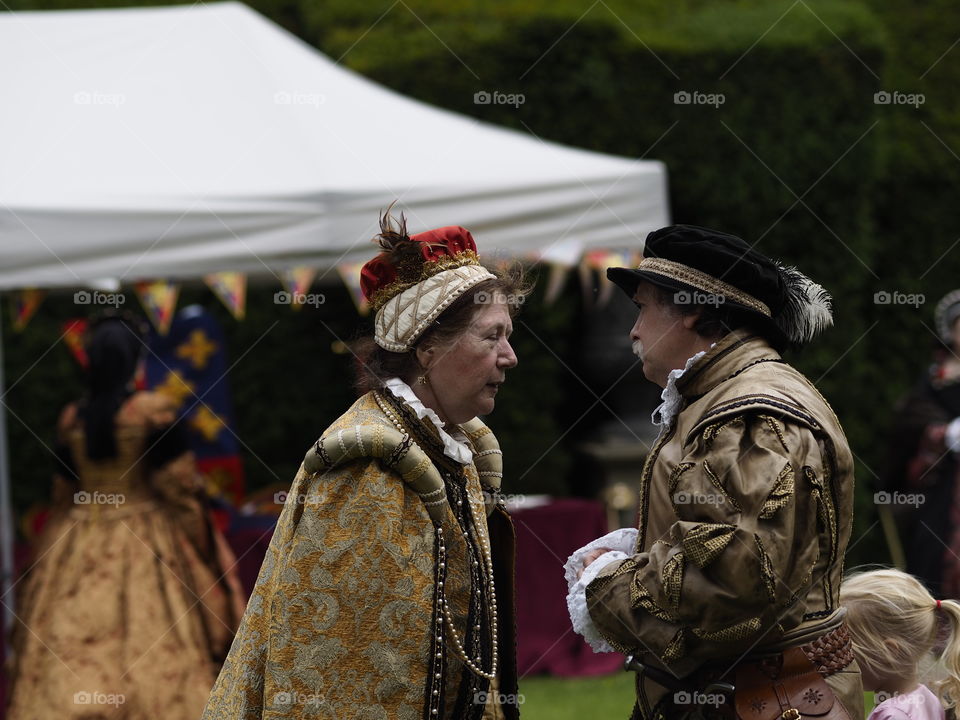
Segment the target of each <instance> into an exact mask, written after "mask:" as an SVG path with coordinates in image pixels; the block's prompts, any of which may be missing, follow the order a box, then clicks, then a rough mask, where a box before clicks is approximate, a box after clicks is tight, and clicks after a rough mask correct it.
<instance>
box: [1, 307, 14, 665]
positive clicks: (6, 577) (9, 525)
mask: <svg viewBox="0 0 960 720" xmlns="http://www.w3.org/2000/svg"><path fill="white" fill-rule="evenodd" d="M5 388H6V385H5V382H4V367H3V313H2V312H0V580H2V582H0V601H2V603H3V639H2V642H3V657H4V658H9V657H10V646H9V644H8V638H9V637H10V630H11V628H13V623H14V619H15V617H16V616H15V614H14V613H15V607H14V597H13V593H12V592H11V591H12V590H13V572H14V568H13V507H12V506H11V503H10V453H9V444H8V443H7V404H6V401H5V400H4V399H3V398H4V395H5V393H6V389H5Z"/></svg>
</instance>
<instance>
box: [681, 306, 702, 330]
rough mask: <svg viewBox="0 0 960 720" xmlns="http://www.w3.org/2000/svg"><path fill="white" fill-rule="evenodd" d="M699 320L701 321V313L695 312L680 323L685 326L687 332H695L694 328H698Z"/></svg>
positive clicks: (683, 318) (684, 317) (685, 316)
mask: <svg viewBox="0 0 960 720" xmlns="http://www.w3.org/2000/svg"><path fill="white" fill-rule="evenodd" d="M699 319H700V311H699V310H697V311H696V312H694V313H693V314H692V315H684V316H683V317H682V318H681V320H680V322H682V323H683V326H684V327H685V328H686V329H687V330H693V328H694V327H696V324H697V321H698V320H699Z"/></svg>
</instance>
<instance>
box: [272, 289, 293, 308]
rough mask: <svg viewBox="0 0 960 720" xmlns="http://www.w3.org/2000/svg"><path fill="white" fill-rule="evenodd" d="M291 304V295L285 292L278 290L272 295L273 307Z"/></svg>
mask: <svg viewBox="0 0 960 720" xmlns="http://www.w3.org/2000/svg"><path fill="white" fill-rule="evenodd" d="M291 302H293V295H291V294H290V293H288V292H287V291H286V290H280V291H278V292H275V293H274V294H273V304H274V305H289V304H290V303H291Z"/></svg>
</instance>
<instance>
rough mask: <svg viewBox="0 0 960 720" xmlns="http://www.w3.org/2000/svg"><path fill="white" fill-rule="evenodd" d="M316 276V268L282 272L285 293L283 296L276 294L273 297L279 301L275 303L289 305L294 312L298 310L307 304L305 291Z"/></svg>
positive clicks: (305, 267) (307, 267) (300, 267)
mask: <svg viewBox="0 0 960 720" xmlns="http://www.w3.org/2000/svg"><path fill="white" fill-rule="evenodd" d="M316 274H317V271H316V268H312V267H309V266H307V265H301V266H299V267H295V268H290V269H289V270H284V271H283V276H282V279H283V286H284V287H285V288H286V290H287V292H286V293H285V294H284V293H277V295H276V296H275V297H276V298H279V299H277V300H275V302H278V303H281V304H284V305H290V306H291V307H292V308H293V309H294V310H299V309H300V308H301V307H303V305H304V303H306V302H308V298H307V290H309V289H310V284H311V283H312V282H313V278H314V277H316Z"/></svg>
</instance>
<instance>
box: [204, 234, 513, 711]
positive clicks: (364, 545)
mask: <svg viewBox="0 0 960 720" xmlns="http://www.w3.org/2000/svg"><path fill="white" fill-rule="evenodd" d="M381 230H382V232H381V234H380V236H379V241H380V245H381V248H382V249H383V252H381V253H380V255H378V256H377V257H376V258H375V259H374V260H371V261H370V262H368V263H367V264H366V265H365V266H364V268H363V272H362V286H363V290H364V294H365V295H366V297H367V298H368V299H369V300H370V302H371V303H372V305H373V307H374V308H375V309H376V318H375V335H374V342H375V345H372V344H371V347H368V349H367V350H366V351H361V352H358V360H359V361H360V364H361V365H362V372H361V376H362V381H361V385H362V387H361V389H362V390H363V391H365V393H364V394H363V395H362V397H360V399H359V400H357V401H356V402H355V403H354V404H353V406H352V407H350V408H349V409H348V410H347V411H346V413H345V414H344V415H342V416H341V417H340V418H339V419H338V420H336V421H334V423H333V424H332V425H331V426H330V427H328V428H327V430H325V431H324V432H323V434H322V435H321V437H320V439H319V440H318V441H317V442H316V444H315V445H314V446H313V447H312V448H311V449H310V450H309V451H308V452H307V456H306V458H305V460H304V463H303V466H302V467H301V469H300V471H299V472H298V474H297V476H296V478H295V479H294V481H293V485H292V487H291V489H290V492H289V494H288V496H287V499H286V504H285V506H284V508H283V512H282V514H281V516H280V520H279V523H278V525H277V529H276V531H275V533H274V536H273V539H272V541H271V544H270V548H269V550H268V551H267V555H266V558H265V559H264V563H263V567H262V568H261V570H260V576H259V578H258V580H257V584H256V587H255V588H254V591H253V595H252V596H251V599H250V603H249V605H248V607H247V612H246V614H245V615H244V618H243V621H242V623H241V625H240V629H239V631H238V632H237V638H236V640H235V641H234V643H233V647H232V648H231V650H230V654H229V656H228V658H227V661H226V662H225V663H224V667H223V671H222V672H221V673H220V677H219V678H218V680H217V684H216V686H215V687H214V690H213V693H212V694H211V697H210V702H209V703H208V705H207V709H206V712H205V713H204V715H203V719H204V720H239V719H241V718H242V719H244V720H248V719H251V718H338V720H353V719H358V720H359V719H360V718H370V719H374V718H384V719H387V718H389V719H390V720H394V719H396V718H400V719H402V720H413V719H414V718H456V719H457V720H479V719H480V718H515V717H517V715H518V712H517V711H518V704H519V703H520V702H521V701H522V697H518V695H517V688H516V662H515V647H516V644H515V633H514V623H513V527H512V525H511V523H510V520H509V517H508V516H507V514H506V512H505V510H504V509H503V506H502V503H501V502H500V501H499V500H500V494H499V493H500V479H501V469H502V464H501V456H500V450H499V446H498V444H497V441H496V439H495V438H494V436H493V434H492V433H491V432H490V430H489V429H488V428H487V427H486V425H484V424H483V422H481V421H480V420H479V419H478V418H477V416H478V415H485V414H487V413H489V412H491V411H492V410H493V406H494V401H495V397H496V394H497V391H498V389H499V387H500V385H501V384H502V383H503V381H504V378H505V375H506V372H507V370H509V369H510V368H512V367H514V365H516V363H517V358H516V356H515V355H514V353H513V349H512V348H511V346H510V342H509V336H510V333H511V330H512V321H511V316H512V311H513V310H514V309H515V308H516V307H517V306H518V305H519V304H520V303H521V302H522V301H523V294H522V293H523V290H522V289H521V288H519V287H518V285H517V284H516V283H515V282H514V281H511V280H509V279H507V278H504V277H500V276H496V275H494V274H493V273H491V272H489V271H488V270H486V269H485V268H484V267H483V266H481V265H480V262H479V259H478V258H477V254H476V245H475V244H474V242H473V238H472V237H471V235H470V233H469V232H467V231H466V230H465V229H463V228H461V227H445V228H440V229H437V230H430V231H427V232H424V233H420V234H418V235H414V236H412V237H408V236H407V234H406V230H405V228H404V227H403V223H402V220H401V227H400V228H399V229H396V230H395V229H394V226H393V225H392V223H391V221H390V219H389V217H388V218H387V219H386V220H385V221H384V222H382V223H381ZM314 380H315V381H316V382H323V379H322V378H316V379H314Z"/></svg>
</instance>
